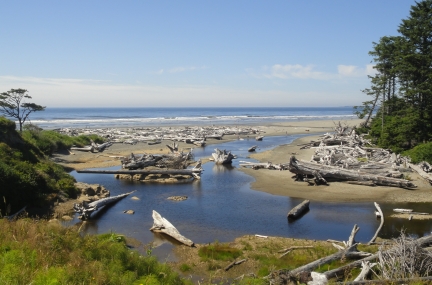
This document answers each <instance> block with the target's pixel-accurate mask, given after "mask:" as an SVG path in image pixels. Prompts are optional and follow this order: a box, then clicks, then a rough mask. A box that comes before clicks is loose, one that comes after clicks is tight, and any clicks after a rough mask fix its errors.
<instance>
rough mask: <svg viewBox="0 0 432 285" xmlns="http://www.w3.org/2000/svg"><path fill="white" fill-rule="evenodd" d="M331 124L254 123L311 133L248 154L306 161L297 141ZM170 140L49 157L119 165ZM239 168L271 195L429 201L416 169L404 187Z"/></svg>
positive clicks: (275, 130) (67, 162)
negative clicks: (310, 181)
mask: <svg viewBox="0 0 432 285" xmlns="http://www.w3.org/2000/svg"><path fill="white" fill-rule="evenodd" d="M360 122H361V121H360V120H349V121H345V122H342V123H345V124H347V125H349V126H354V125H356V124H359V123H360ZM334 125H335V122H334V121H330V120H329V121H303V122H287V123H275V124H269V125H262V126H259V125H258V126H254V127H256V128H257V129H259V130H261V131H262V132H261V135H264V139H265V136H280V135H291V134H311V136H306V137H302V138H300V139H297V140H295V141H294V142H293V143H291V144H287V145H281V146H278V147H276V148H274V149H272V150H268V151H264V152H258V153H255V154H252V155H251V157H252V158H254V159H257V160H259V161H260V162H268V161H270V162H272V163H286V162H288V161H289V157H290V156H291V155H295V156H296V157H297V158H298V159H302V160H306V161H309V159H310V157H311V156H312V154H313V153H314V150H313V149H305V150H301V149H300V146H298V145H300V144H304V143H308V142H310V141H311V140H317V139H318V138H319V137H318V136H317V135H316V133H325V132H331V131H332V130H333V127H334ZM314 133H315V135H314ZM241 137H242V136H241ZM236 139H238V136H224V138H223V140H220V141H219V140H211V139H209V140H207V144H208V145H211V144H218V143H223V142H226V141H228V140H236ZM170 143H171V142H170V141H162V143H161V144H156V145H148V144H146V143H137V144H136V145H129V144H120V143H116V144H113V145H112V146H110V147H109V148H107V149H106V150H105V151H103V152H101V153H89V152H79V151H73V154H69V153H64V154H56V155H55V156H54V157H53V160H54V161H56V162H59V163H60V164H62V165H64V166H66V167H68V168H72V169H77V170H80V169H85V168H96V167H97V168H103V167H110V166H116V165H120V161H119V159H118V157H119V156H129V155H130V154H131V153H135V154H142V153H157V154H163V153H168V152H169V151H168V148H167V147H166V146H165V145H166V144H170ZM191 147H195V146H193V145H191V144H186V143H179V149H180V150H181V149H183V150H184V151H188V150H189V149H190V148H191ZM240 170H241V171H244V172H245V173H247V174H249V175H251V176H253V177H254V178H255V182H253V183H252V189H254V190H258V191H264V192H267V193H270V194H273V195H279V196H289V197H296V198H303V199H310V200H317V201H328V202H330V201H332V202H368V201H375V202H383V201H385V202H432V186H430V185H429V183H427V182H426V181H425V180H424V179H422V178H421V177H420V176H419V175H417V174H416V173H411V174H410V177H411V178H412V179H413V180H414V183H415V184H416V185H417V186H418V187H417V188H416V189H414V190H406V189H402V188H395V187H382V186H376V187H370V186H360V185H351V184H347V183H343V182H331V183H330V185H329V186H307V183H304V182H296V181H294V180H293V179H292V176H293V174H292V173H291V172H289V171H277V170H267V169H260V170H253V169H248V168H240Z"/></svg>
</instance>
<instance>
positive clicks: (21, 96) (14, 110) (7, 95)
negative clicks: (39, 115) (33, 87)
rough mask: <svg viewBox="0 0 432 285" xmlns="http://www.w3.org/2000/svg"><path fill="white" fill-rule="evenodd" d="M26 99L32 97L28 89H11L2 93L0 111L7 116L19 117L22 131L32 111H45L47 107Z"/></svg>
mask: <svg viewBox="0 0 432 285" xmlns="http://www.w3.org/2000/svg"><path fill="white" fill-rule="evenodd" d="M26 99H32V97H31V96H30V95H28V91H27V90H26V89H11V90H9V91H6V92H3V93H0V107H1V109H0V112H1V113H3V114H4V115H6V116H7V117H11V118H15V119H17V120H18V124H19V130H20V132H22V127H23V125H24V123H25V121H26V120H27V118H28V117H29V115H30V114H31V113H33V112H36V111H43V110H45V108H46V107H43V106H41V105H37V104H35V103H28V102H25V100H26Z"/></svg>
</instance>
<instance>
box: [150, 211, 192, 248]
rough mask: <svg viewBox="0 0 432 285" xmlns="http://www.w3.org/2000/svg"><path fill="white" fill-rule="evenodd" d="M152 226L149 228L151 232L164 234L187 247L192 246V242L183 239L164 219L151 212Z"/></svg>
mask: <svg viewBox="0 0 432 285" xmlns="http://www.w3.org/2000/svg"><path fill="white" fill-rule="evenodd" d="M152 217H153V226H152V227H151V228H150V230H151V231H153V232H158V233H164V234H166V235H168V236H170V237H172V238H174V239H175V240H177V241H179V242H181V243H182V244H185V245H187V246H194V242H193V241H191V240H190V239H188V238H185V237H184V236H182V235H181V234H180V232H179V231H178V230H177V229H176V228H175V227H174V226H173V225H172V224H171V223H170V222H169V221H168V220H167V219H165V218H164V217H162V216H161V215H160V214H159V213H158V212H156V211H155V210H153V214H152Z"/></svg>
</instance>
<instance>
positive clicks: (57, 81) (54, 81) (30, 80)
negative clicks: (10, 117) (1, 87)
mask: <svg viewBox="0 0 432 285" xmlns="http://www.w3.org/2000/svg"><path fill="white" fill-rule="evenodd" d="M1 81H3V82H14V83H23V84H38V85H39V84H40V85H64V84H99V83H104V82H107V81H105V80H94V79H75V78H41V77H30V76H28V77H18V76H7V75H6V76H0V82H1Z"/></svg>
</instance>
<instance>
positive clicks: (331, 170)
mask: <svg viewBox="0 0 432 285" xmlns="http://www.w3.org/2000/svg"><path fill="white" fill-rule="evenodd" d="M289 170H290V171H291V172H292V173H295V174H296V175H297V176H298V175H303V176H308V175H310V176H314V173H315V174H316V172H318V173H319V174H320V175H321V176H322V177H323V178H326V179H333V180H338V181H371V182H373V183H374V184H375V185H380V186H392V187H400V188H407V189H412V188H415V187H417V186H416V185H415V184H414V183H412V182H411V181H409V180H405V179H398V178H392V177H385V176H380V175H373V174H368V173H362V172H359V171H354V170H348V169H343V168H340V167H334V166H328V165H320V164H316V163H311V162H306V161H300V160H298V159H296V158H295V157H294V156H291V158H290V162H289Z"/></svg>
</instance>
